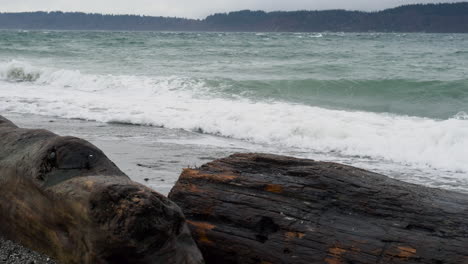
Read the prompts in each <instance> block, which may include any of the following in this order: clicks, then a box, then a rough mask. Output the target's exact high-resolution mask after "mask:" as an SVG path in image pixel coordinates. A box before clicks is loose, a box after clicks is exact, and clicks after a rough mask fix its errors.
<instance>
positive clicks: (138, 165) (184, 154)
mask: <svg viewBox="0 0 468 264" xmlns="http://www.w3.org/2000/svg"><path fill="white" fill-rule="evenodd" d="M2 115H4V116H5V117H6V118H9V119H10V120H12V121H13V122H15V123H16V124H17V125H18V126H20V127H24V128H39V129H47V130H50V131H52V132H54V133H56V134H59V135H62V136H66V135H69V136H76V137H80V138H83V139H85V140H88V141H90V142H91V143H92V144H94V145H96V146H97V147H98V148H100V149H102V150H103V151H104V152H105V153H106V155H107V156H108V157H109V158H110V159H111V160H112V161H113V162H114V163H115V164H117V165H118V167H119V168H120V169H121V170H122V171H124V172H125V173H126V174H127V175H129V176H130V177H131V178H132V180H134V181H136V182H138V183H142V184H144V185H146V186H148V187H150V188H152V189H154V190H156V191H157V192H159V193H161V194H164V195H167V194H168V193H169V191H170V189H171V188H172V187H173V186H174V184H175V182H176V181H177V179H178V178H179V175H180V173H181V172H182V170H183V169H184V168H193V167H197V166H200V165H202V164H204V163H206V162H209V161H212V160H215V159H218V158H220V157H227V156H229V155H231V154H234V153H246V152H262V153H272V154H277V155H286V156H293V157H297V158H307V159H313V160H318V161H329V162H337V163H341V164H345V165H350V166H354V167H358V168H362V169H365V170H370V171H373V172H376V173H380V174H384V175H386V176H388V177H390V178H394V179H397V180H401V181H404V182H408V183H414V184H418V185H423V186H427V187H433V188H440V189H445V190H451V191H456V192H461V193H468V188H467V187H466V186H468V178H467V179H464V178H458V177H454V176H452V175H450V174H449V173H447V174H444V171H437V170H434V171H433V172H432V171H430V170H428V169H427V170H422V169H419V168H415V167H412V166H410V165H405V164H398V163H392V162H387V161H382V160H369V159H368V158H367V157H354V156H353V157H349V156H339V155H336V153H310V152H301V151H297V152H295V151H288V150H281V149H280V148H277V147H275V146H266V145H260V144H255V143H250V142H246V141H242V140H237V139H231V138H224V137H219V136H215V135H209V134H201V133H196V132H189V131H185V130H181V129H167V128H161V127H154V126H151V127H150V126H143V125H131V124H120V123H102V122H96V121H88V120H81V119H65V118H60V117H51V116H41V115H35V114H20V113H12V112H7V113H2Z"/></svg>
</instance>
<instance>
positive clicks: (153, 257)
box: [0, 116, 203, 264]
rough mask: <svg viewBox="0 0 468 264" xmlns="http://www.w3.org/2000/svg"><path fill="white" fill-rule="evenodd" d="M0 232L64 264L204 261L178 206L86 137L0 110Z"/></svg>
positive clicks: (192, 263) (194, 262)
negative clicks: (19, 121) (32, 124)
mask: <svg viewBox="0 0 468 264" xmlns="http://www.w3.org/2000/svg"><path fill="white" fill-rule="evenodd" d="M0 234H1V235H4V236H6V237H7V238H9V239H11V240H13V241H16V242H19V243H21V244H23V245H25V246H27V247H29V248H31V249H34V250H36V251H39V252H41V253H44V254H47V255H49V256H51V257H53V258H55V259H56V260H58V261H59V262H61V263H93V264H94V263H184V264H197V263H203V260H202V257H201V254H200V252H199V250H198V248H197V246H196V244H195V243H194V241H193V240H192V238H191V235H190V232H189V230H188V227H187V225H186V222H185V218H184V216H183V214H182V212H181V210H180V208H179V207H178V206H177V205H176V204H174V203H173V202H171V201H169V200H168V199H167V198H165V197H164V196H162V195H160V194H158V193H156V192H155V191H153V190H151V189H149V188H147V187H145V186H143V185H140V184H137V183H135V182H132V181H131V180H130V179H129V178H128V177H127V176H126V175H125V174H124V173H123V172H122V171H120V170H119V169H118V168H117V167H116V166H115V165H114V163H112V162H111V161H110V160H109V159H108V158H107V157H106V156H105V155H104V153H103V152H102V151H100V150H99V149H98V148H96V147H95V146H93V145H92V144H90V143H89V142H86V141H84V140H82V139H78V138H74V137H60V136H57V135H55V134H53V133H51V132H49V131H46V130H30V129H21V128H18V127H16V126H15V125H14V124H13V123H11V122H10V121H8V120H6V119H5V118H3V117H1V116H0Z"/></svg>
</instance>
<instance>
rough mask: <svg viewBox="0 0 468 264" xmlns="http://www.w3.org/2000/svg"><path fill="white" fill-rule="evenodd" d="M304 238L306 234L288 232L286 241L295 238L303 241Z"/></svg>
mask: <svg viewBox="0 0 468 264" xmlns="http://www.w3.org/2000/svg"><path fill="white" fill-rule="evenodd" d="M304 236H305V234H304V233H300V232H286V239H287V240H290V239H293V238H299V239H302V238H303V237H304Z"/></svg>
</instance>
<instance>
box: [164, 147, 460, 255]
mask: <svg viewBox="0 0 468 264" xmlns="http://www.w3.org/2000/svg"><path fill="white" fill-rule="evenodd" d="M169 198H170V199H172V200H173V201H175V202H176V203H178V204H179V206H181V207H182V209H183V211H184V213H185V216H186V218H187V221H188V222H189V226H190V228H191V230H192V233H193V235H194V238H195V239H196V241H197V243H198V245H199V247H200V250H201V251H202V254H203V256H204V258H205V261H206V263H208V264H209V263H213V264H214V263H262V264H267V263H304V264H310V263H328V264H345V263H347V264H351V263H354V264H356V263H380V264H387V263H434V264H443V263H454V264H455V263H456V264H467V263H468V195H466V194H460V193H456V192H450V191H445V190H439V189H432V188H427V187H423V186H418V185H414V184H408V183H404V182H401V181H398V180H394V179H390V178H388V177H386V176H383V175H380V174H376V173H372V172H368V171H365V170H362V169H357V168H353V167H350V166H345V165H340V164H335V163H328V162H316V161H312V160H305V159H295V158H290V157H283V156H275V155H267V154H236V155H233V156H230V157H228V158H225V159H220V160H216V161H214V162H211V163H208V164H206V165H203V166H201V167H200V168H198V169H186V170H185V171H184V172H183V173H182V175H181V177H180V179H179V181H178V182H177V184H176V185H175V187H174V188H173V189H172V191H171V193H170V195H169Z"/></svg>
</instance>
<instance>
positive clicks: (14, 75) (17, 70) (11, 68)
mask: <svg viewBox="0 0 468 264" xmlns="http://www.w3.org/2000/svg"><path fill="white" fill-rule="evenodd" d="M2 66H3V67H1V68H0V76H1V78H2V79H4V80H6V81H11V82H35V81H37V80H38V79H39V78H40V77H41V72H40V71H39V70H37V69H34V68H32V67H31V66H30V65H28V64H24V63H19V62H16V61H12V62H10V63H7V64H5V65H2Z"/></svg>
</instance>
